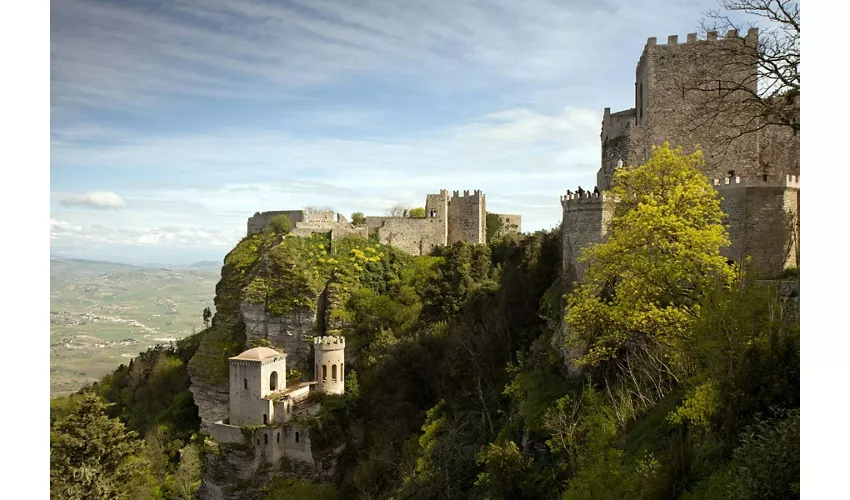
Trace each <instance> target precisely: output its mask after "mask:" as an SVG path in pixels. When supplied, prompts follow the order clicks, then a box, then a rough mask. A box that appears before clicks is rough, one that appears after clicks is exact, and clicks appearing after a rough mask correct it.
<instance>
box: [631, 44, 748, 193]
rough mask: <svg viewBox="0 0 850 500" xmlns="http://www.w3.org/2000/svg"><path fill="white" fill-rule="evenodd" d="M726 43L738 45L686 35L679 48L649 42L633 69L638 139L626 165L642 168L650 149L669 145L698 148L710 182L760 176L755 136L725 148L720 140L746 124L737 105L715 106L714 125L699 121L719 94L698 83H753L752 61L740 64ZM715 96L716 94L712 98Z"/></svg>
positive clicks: (738, 99) (740, 97)
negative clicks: (732, 175)
mask: <svg viewBox="0 0 850 500" xmlns="http://www.w3.org/2000/svg"><path fill="white" fill-rule="evenodd" d="M756 40H757V31H751V32H750V33H749V34H748V36H747V43H749V44H754V43H755V42H756ZM730 44H741V45H740V46H743V45H742V44H743V41H742V40H741V39H739V38H737V36H731V37H730V38H721V39H717V35H716V33H713V34H712V33H710V34H709V39H708V40H697V38H696V35H695V34H689V35H688V40H687V42H686V43H678V37H677V36H671V37H669V38H668V43H667V44H664V45H661V44H658V43H657V42H656V39H655V38H650V39H648V41H647V44H646V47H645V48H644V51H643V55H642V56H641V59H640V62H639V63H638V66H637V69H636V74H635V77H636V106H635V108H636V114H637V125H638V128H641V129H644V130H643V132H644V133H643V134H640V135H637V136H635V135H634V134H633V137H632V140H631V145H630V150H631V151H630V152H631V155H630V162H631V163H632V164H640V163H643V162H644V161H645V160H646V159H648V157H649V156H650V154H651V151H652V146H653V145H661V144H663V143H664V142H670V145H671V146H672V147H678V146H682V149H683V151H684V152H685V153H686V154H687V153H691V152H693V150H694V149H695V145H700V146H701V147H702V149H703V153H704V157H705V161H706V166H705V169H704V173H705V174H706V175H707V176H708V177H709V178H715V177H717V178H719V177H722V176H723V175H725V174H726V172H728V171H729V170H734V171H735V172H736V173H739V174H745V175H746V174H759V173H762V172H761V170H760V165H759V154H758V152H759V141H758V134H748V135H744V136H742V137H740V138H737V139H735V140H733V141H732V142H731V144H729V145H728V146H727V145H726V144H722V143H721V142H720V139H719V138H722V137H726V136H728V134H729V132H730V130H731V128H730V127H732V126H734V124H740V123H744V122H746V121H748V120H749V119H750V116H743V115H742V114H741V108H740V106H739V105H734V104H729V105H723V106H719V107H718V110H719V111H718V115H717V116H716V119H714V120H704V119H701V117H702V115H701V114H700V110H701V109H702V108H703V106H704V105H705V103H706V102H707V100H708V99H711V98H716V97H717V96H719V95H720V90H719V89H718V90H716V91H715V89H709V88H707V86H706V84H704V83H703V82H707V81H713V82H715V83H714V85H717V83H716V82H717V81H720V80H725V81H736V82H744V81H753V82H754V81H755V78H756V65H755V59H752V58H750V60H745V59H744V58H743V57H742V56H735V54H733V52H732V51H730V50H726V49H729V48H730V47H732V45H730ZM712 92H715V93H712ZM745 98H746V94H745V93H740V94H738V95H730V96H727V97H725V98H724V99H725V100H726V102H729V103H732V102H742V100H743V99H745Z"/></svg>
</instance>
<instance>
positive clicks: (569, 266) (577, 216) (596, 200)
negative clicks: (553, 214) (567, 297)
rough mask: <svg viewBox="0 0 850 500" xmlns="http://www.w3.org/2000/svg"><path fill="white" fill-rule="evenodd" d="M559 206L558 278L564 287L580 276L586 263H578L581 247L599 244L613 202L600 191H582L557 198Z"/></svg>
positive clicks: (578, 279) (606, 225)
mask: <svg viewBox="0 0 850 500" xmlns="http://www.w3.org/2000/svg"><path fill="white" fill-rule="evenodd" d="M561 206H562V207H563V224H562V233H561V242H562V255H563V259H564V260H563V266H562V278H563V282H564V285H565V286H568V287H569V286H571V285H572V283H573V282H574V281H581V280H582V279H584V272H585V270H586V268H587V265H586V264H584V263H581V262H579V257H580V256H581V252H582V250H584V249H585V248H587V247H588V246H589V245H590V244H592V243H600V242H602V241H603V240H604V238H605V235H606V233H607V228H608V222H610V220H611V217H612V216H613V214H614V203H613V201H611V200H609V199H608V198H607V197H606V196H605V195H604V193H603V194H599V195H594V194H593V193H584V194H583V196H581V197H580V196H579V195H578V194H572V195H565V196H562V197H561Z"/></svg>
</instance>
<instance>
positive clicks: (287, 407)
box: [286, 403, 292, 415]
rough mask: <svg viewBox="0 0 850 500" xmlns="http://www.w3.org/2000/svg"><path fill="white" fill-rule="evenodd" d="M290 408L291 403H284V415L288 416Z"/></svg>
mask: <svg viewBox="0 0 850 500" xmlns="http://www.w3.org/2000/svg"><path fill="white" fill-rule="evenodd" d="M291 407H292V403H286V414H287V415H289V408H291Z"/></svg>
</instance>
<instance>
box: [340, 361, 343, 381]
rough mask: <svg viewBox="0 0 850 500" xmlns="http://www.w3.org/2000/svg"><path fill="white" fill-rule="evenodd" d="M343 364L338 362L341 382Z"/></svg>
mask: <svg viewBox="0 0 850 500" xmlns="http://www.w3.org/2000/svg"><path fill="white" fill-rule="evenodd" d="M343 366H344V365H343V364H342V363H340V364H339V381H340V382H342V367H343Z"/></svg>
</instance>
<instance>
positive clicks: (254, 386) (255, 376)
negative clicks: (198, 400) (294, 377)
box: [229, 347, 286, 425]
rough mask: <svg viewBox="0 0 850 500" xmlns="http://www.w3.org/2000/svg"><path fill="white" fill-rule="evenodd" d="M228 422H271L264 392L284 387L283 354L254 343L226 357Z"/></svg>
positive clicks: (236, 423) (238, 423)
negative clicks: (227, 358) (228, 365)
mask: <svg viewBox="0 0 850 500" xmlns="http://www.w3.org/2000/svg"><path fill="white" fill-rule="evenodd" d="M229 361H230V425H260V424H270V423H272V422H274V405H273V404H272V401H271V400H270V399H267V398H266V396H268V395H270V394H272V393H275V392H279V391H281V390H283V389H284V388H285V387H286V354H281V353H279V352H277V351H275V350H274V349H269V348H268V347H255V348H253V349H249V350H247V351H245V352H243V353H242V354H240V355H238V356H234V357H232V358H230V360H229Z"/></svg>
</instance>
